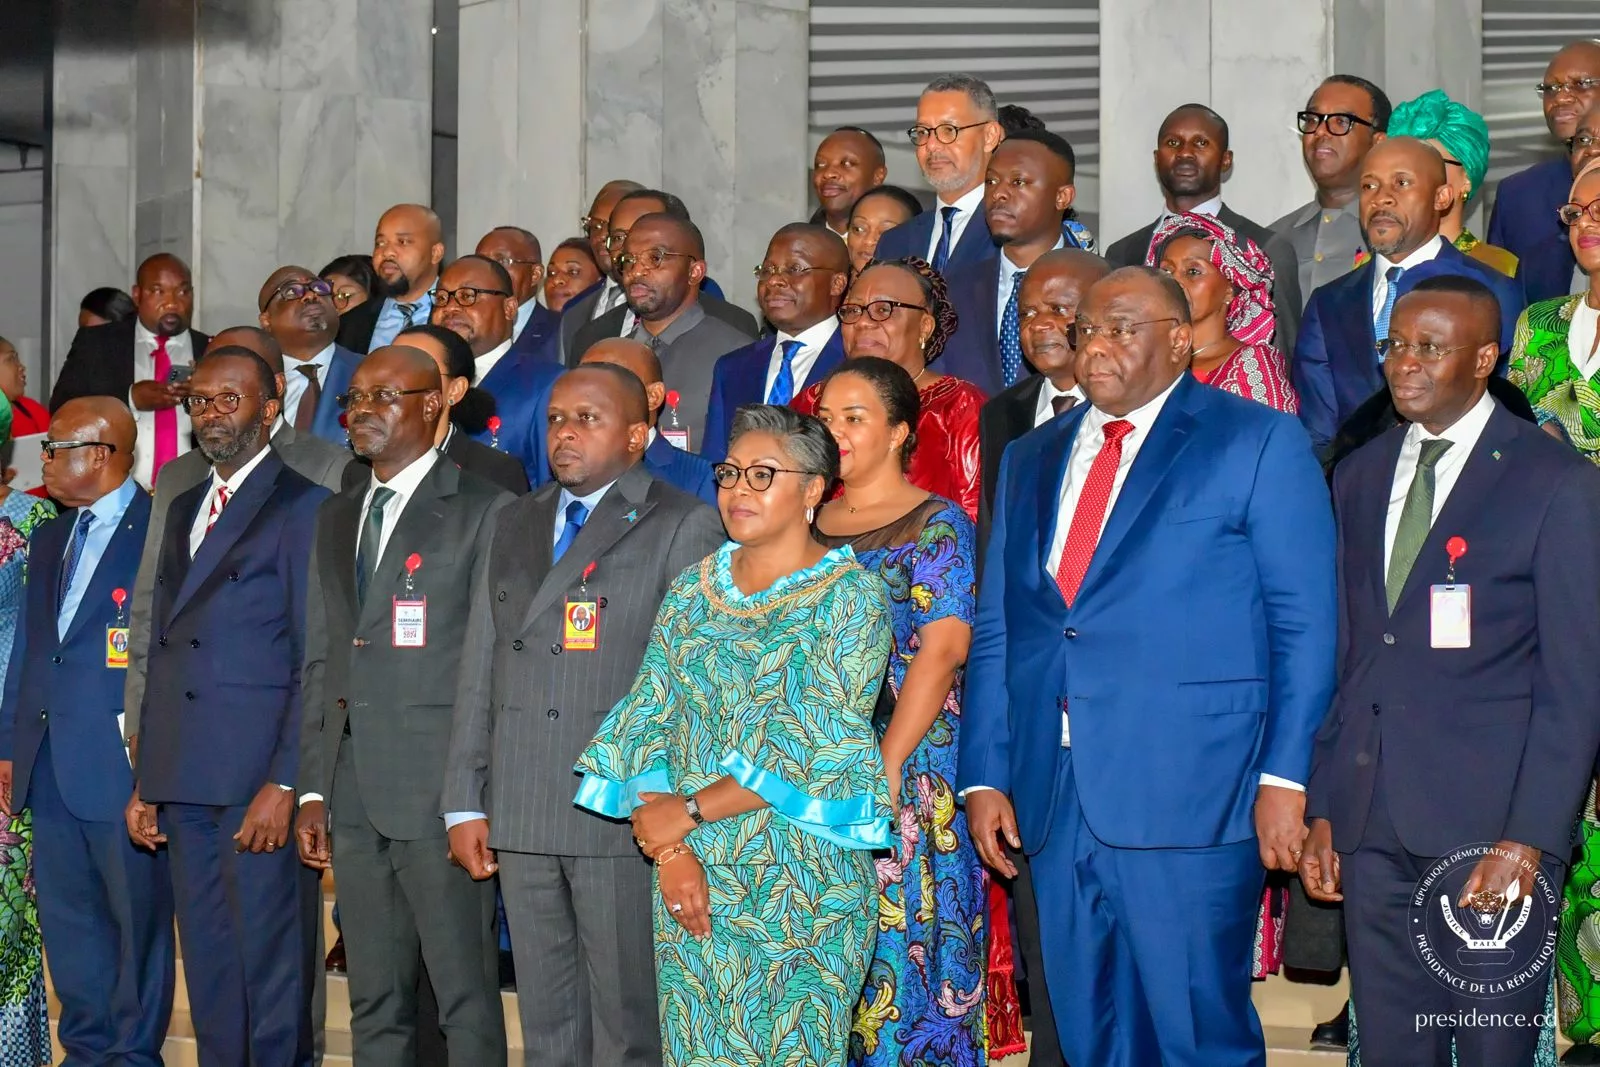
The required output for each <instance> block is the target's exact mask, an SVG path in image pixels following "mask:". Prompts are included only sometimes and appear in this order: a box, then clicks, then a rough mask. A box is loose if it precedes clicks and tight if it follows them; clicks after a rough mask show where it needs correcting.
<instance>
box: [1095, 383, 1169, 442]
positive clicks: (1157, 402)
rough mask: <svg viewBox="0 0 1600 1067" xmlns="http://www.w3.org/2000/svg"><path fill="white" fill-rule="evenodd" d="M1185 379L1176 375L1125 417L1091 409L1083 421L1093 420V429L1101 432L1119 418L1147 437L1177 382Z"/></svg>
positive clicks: (1141, 435) (1142, 436)
mask: <svg viewBox="0 0 1600 1067" xmlns="http://www.w3.org/2000/svg"><path fill="white" fill-rule="evenodd" d="M1186 377H1188V374H1187V373H1184V374H1180V375H1178V377H1177V378H1176V379H1175V380H1174V381H1173V383H1172V384H1171V385H1169V386H1167V387H1166V389H1165V390H1163V391H1162V392H1161V393H1160V394H1159V395H1158V396H1156V397H1154V398H1152V399H1150V400H1147V401H1145V404H1144V406H1143V407H1138V408H1134V409H1133V410H1132V411H1130V412H1128V413H1127V414H1126V415H1120V416H1118V415H1110V414H1107V413H1106V412H1104V411H1101V410H1100V409H1099V408H1097V407H1091V408H1090V409H1089V413H1088V414H1087V415H1085V416H1084V421H1085V422H1088V421H1089V420H1090V419H1093V420H1094V429H1096V430H1103V429H1104V428H1105V425H1106V423H1108V422H1112V421H1115V420H1116V419H1118V418H1121V419H1122V420H1123V421H1125V422H1131V423H1133V428H1134V430H1135V432H1137V433H1138V434H1139V436H1140V437H1141V438H1144V437H1148V436H1149V435H1150V427H1152V426H1154V425H1155V424H1156V419H1157V418H1159V417H1160V415H1161V409H1162V408H1163V407H1165V406H1166V403H1167V398H1168V397H1170V396H1171V395H1172V391H1173V390H1174V389H1176V388H1177V387H1178V382H1181V381H1183V379H1184V378H1186Z"/></svg>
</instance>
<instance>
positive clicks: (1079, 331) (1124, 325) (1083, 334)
mask: <svg viewBox="0 0 1600 1067" xmlns="http://www.w3.org/2000/svg"><path fill="white" fill-rule="evenodd" d="M1179 321H1181V320H1179V319H1178V318H1177V317H1176V316H1173V315H1168V316H1167V317H1166V318H1163V319H1143V320H1141V321H1139V322H1111V323H1107V324H1105V325H1104V326H1102V325H1100V324H1099V323H1094V322H1084V321H1083V320H1082V319H1079V320H1077V321H1075V322H1073V323H1072V324H1071V325H1070V326H1068V327H1067V344H1069V345H1071V346H1072V347H1073V348H1075V349H1077V350H1079V351H1082V349H1083V346H1084V345H1086V344H1088V343H1089V342H1090V341H1093V340H1094V339H1095V338H1096V337H1104V338H1105V339H1106V340H1107V341H1110V342H1111V343H1112V344H1114V345H1125V344H1127V343H1128V342H1129V341H1131V340H1133V335H1134V334H1136V333H1138V332H1139V327H1141V326H1154V325H1155V324H1156V323H1158V322H1179Z"/></svg>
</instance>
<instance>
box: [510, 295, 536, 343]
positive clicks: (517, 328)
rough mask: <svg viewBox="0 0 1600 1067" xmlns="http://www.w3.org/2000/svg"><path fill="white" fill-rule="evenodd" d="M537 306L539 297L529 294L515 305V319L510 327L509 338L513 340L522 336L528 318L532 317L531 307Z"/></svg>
mask: <svg viewBox="0 0 1600 1067" xmlns="http://www.w3.org/2000/svg"><path fill="white" fill-rule="evenodd" d="M538 306H539V298H538V297H537V296H530V297H529V298H528V299H527V300H524V301H523V302H522V303H520V304H518V305H517V321H516V323H515V324H514V325H513V326H512V327H511V340H512V341H515V340H516V339H517V338H519V337H521V336H522V331H523V330H525V329H527V328H528V320H529V319H531V318H533V309H534V308H536V307H538Z"/></svg>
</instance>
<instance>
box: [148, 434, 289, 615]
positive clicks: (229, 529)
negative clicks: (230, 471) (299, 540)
mask: <svg viewBox="0 0 1600 1067" xmlns="http://www.w3.org/2000/svg"><path fill="white" fill-rule="evenodd" d="M282 471H283V461H282V460H281V459H279V458H278V456H277V454H276V453H274V452H271V451H268V453H267V455H266V456H265V457H263V458H262V460H261V465H260V466H259V467H257V468H256V469H255V470H254V471H252V472H251V473H250V476H249V477H248V478H246V479H245V480H244V484H243V485H241V486H240V487H239V491H238V492H237V493H234V494H233V496H232V497H231V498H229V500H228V503H227V506H226V507H224V508H223V509H222V514H221V515H219V516H217V524H216V525H215V526H213V527H212V528H211V532H210V533H208V534H206V536H205V540H203V541H201V542H200V551H198V552H196V553H195V554H194V559H193V560H191V561H190V562H189V568H188V573H186V574H185V575H184V576H183V584H182V585H180V586H179V587H178V593H177V595H176V596H175V597H173V600H172V612H171V614H170V615H169V616H168V618H169V619H171V618H176V617H177V615H178V612H180V611H182V610H183V608H184V605H186V604H188V602H189V600H190V599H191V598H192V597H193V596H194V594H195V592H196V591H197V590H198V589H199V588H200V585H201V584H202V583H203V582H204V581H205V580H206V579H207V578H209V577H210V576H211V572H212V571H214V570H216V569H217V564H219V563H221V562H222V558H223V557H224V556H225V555H227V553H228V550H229V549H231V548H232V547H233V546H234V544H235V543H237V542H238V540H239V538H240V537H242V536H244V533H245V531H246V530H248V529H249V528H250V524H251V523H252V522H253V521H255V517H256V515H257V514H258V513H259V512H260V511H261V509H262V507H263V506H265V504H266V503H267V501H268V500H269V499H270V498H271V496H272V491H273V489H275V488H276V487H277V484H278V475H279V474H280V473H281V472H282ZM210 485H211V483H210V482H209V481H206V482H202V483H201V489H200V499H201V500H204V499H205V493H206V490H207V489H209V488H210ZM192 524H193V515H192V514H191V516H190V523H189V524H187V525H185V526H184V527H183V528H182V530H181V531H179V532H180V534H181V535H182V540H183V541H185V542H186V541H187V539H188V534H189V526H190V525H192Z"/></svg>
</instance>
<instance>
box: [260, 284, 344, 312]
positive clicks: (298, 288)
mask: <svg viewBox="0 0 1600 1067" xmlns="http://www.w3.org/2000/svg"><path fill="white" fill-rule="evenodd" d="M307 293H315V294H316V295H317V296H326V297H331V296H333V286H331V285H329V284H328V283H327V282H325V281H323V280H322V279H321V278H315V279H313V280H311V281H308V282H302V281H293V282H284V283H283V284H282V285H280V286H278V288H277V289H276V290H275V291H274V292H273V294H272V296H271V297H270V298H268V300H267V303H268V304H269V305H270V304H271V303H272V301H274V300H277V299H279V298H282V299H284V300H287V301H291V302H292V301H295V300H300V299H303V298H304V297H305V295H306V294H307ZM262 310H263V311H264V310H266V309H265V308H263V309H262Z"/></svg>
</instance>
